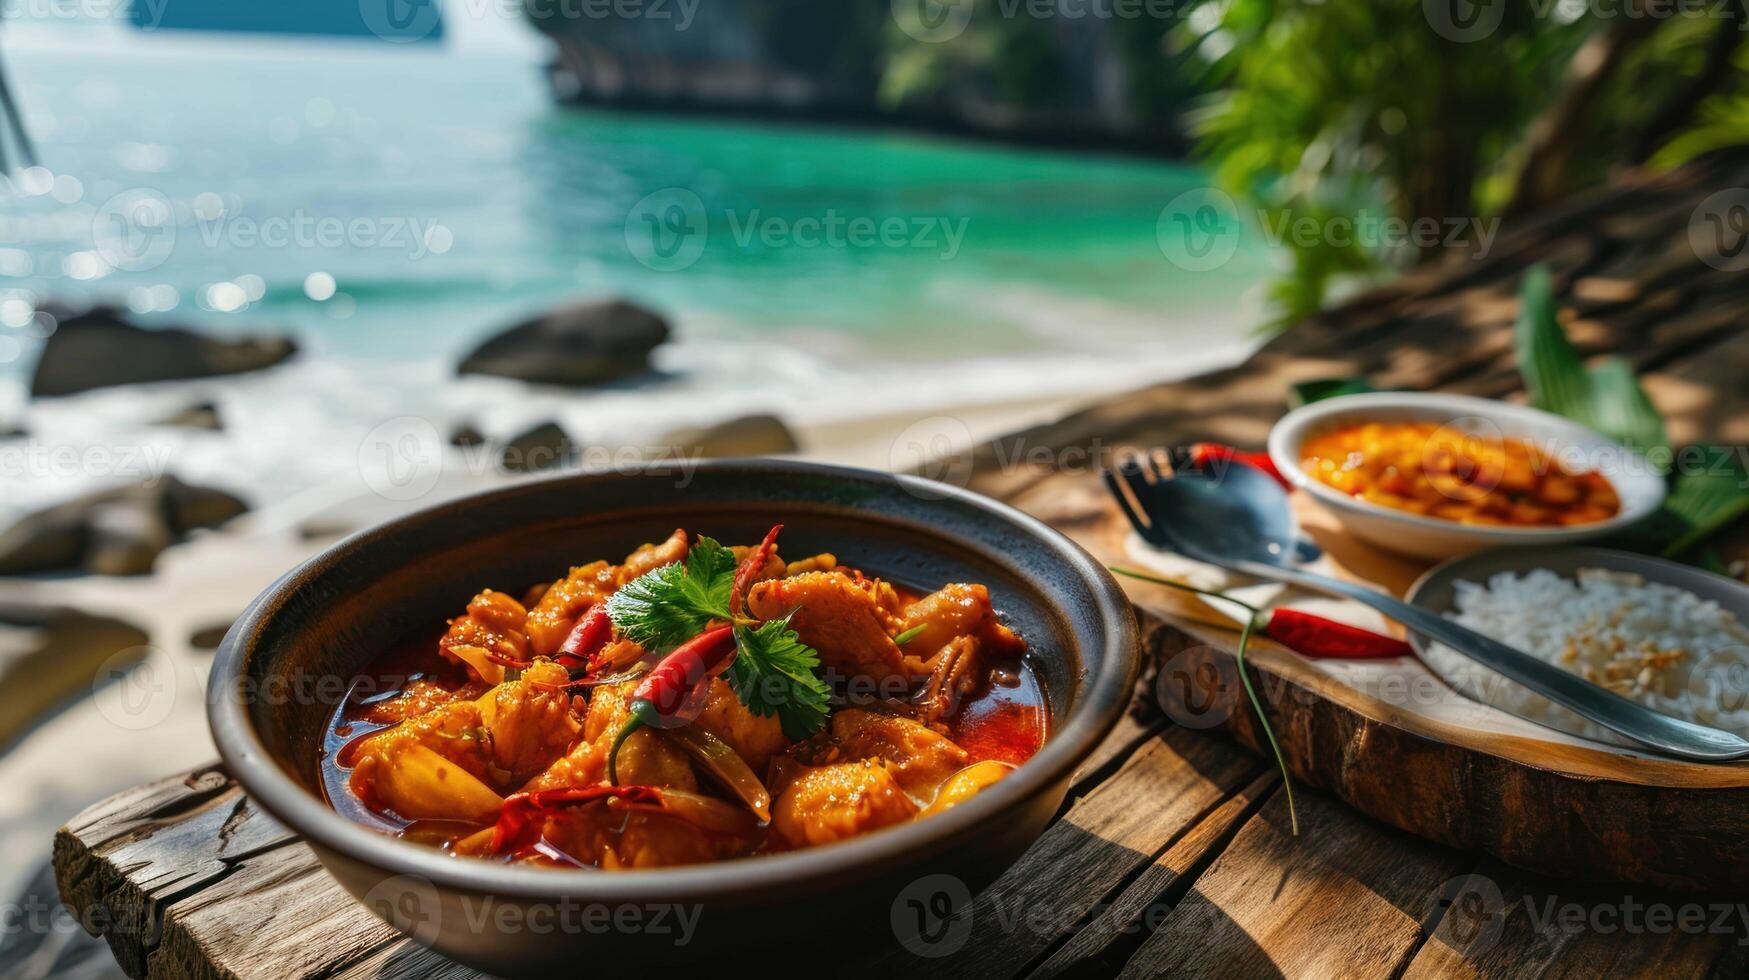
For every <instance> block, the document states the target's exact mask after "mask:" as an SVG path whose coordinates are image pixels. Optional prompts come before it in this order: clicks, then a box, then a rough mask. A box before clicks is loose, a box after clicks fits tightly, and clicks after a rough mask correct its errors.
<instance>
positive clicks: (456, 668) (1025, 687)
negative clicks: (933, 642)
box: [321, 595, 1050, 865]
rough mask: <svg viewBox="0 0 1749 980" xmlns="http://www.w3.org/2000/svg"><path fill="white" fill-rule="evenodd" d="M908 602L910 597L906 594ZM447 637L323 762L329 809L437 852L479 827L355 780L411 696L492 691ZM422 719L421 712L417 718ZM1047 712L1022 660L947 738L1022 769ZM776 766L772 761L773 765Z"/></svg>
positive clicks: (396, 658) (382, 673)
mask: <svg viewBox="0 0 1749 980" xmlns="http://www.w3.org/2000/svg"><path fill="white" fill-rule="evenodd" d="M907 598H910V595H907ZM440 635H441V634H430V635H426V636H422V637H420V638H418V639H416V640H412V641H408V642H406V643H402V644H400V645H398V646H396V647H395V648H393V649H391V650H390V651H389V652H387V653H386V654H384V655H383V656H381V657H380V658H378V659H377V661H376V662H375V663H374V664H373V665H372V669H371V670H370V671H369V672H368V673H366V674H364V675H362V676H360V677H359V678H358V679H357V680H355V682H354V687H353V693H352V694H351V695H349V696H348V697H347V699H346V701H345V702H344V703H343V704H342V705H341V706H340V707H339V708H338V709H336V710H335V711H334V712H333V713H332V715H331V716H330V718H329V721H328V726H327V730H326V731H325V733H324V740H323V751H322V760H321V776H322V789H323V795H324V796H325V797H326V799H327V801H328V804H329V805H330V806H331V807H333V808H334V809H335V810H336V811H338V812H339V813H341V814H342V815H343V816H346V817H347V818H348V819H351V820H354V821H356V822H358V823H362V824H364V825H365V826H368V827H373V828H375V829H378V830H382V831H385V832H388V833H392V834H395V835H397V836H400V837H403V838H406V839H409V840H414V841H417V842H420V843H425V844H430V845H434V846H439V847H443V846H447V845H449V844H451V843H453V842H455V841H457V840H460V839H461V838H463V837H466V836H468V835H469V834H471V833H473V832H475V831H477V830H479V829H480V827H478V826H475V825H471V824H464V823H457V822H450V821H429V820H427V821H408V820H405V819H402V818H401V817H399V816H397V815H395V814H394V813H393V812H391V811H388V810H386V809H384V808H382V807H381V806H379V805H377V804H376V803H375V802H374V801H372V800H370V799H368V798H364V797H361V796H360V794H359V792H358V789H359V785H358V784H357V783H355V782H354V780H353V779H352V774H353V769H354V766H355V765H356V763H357V754H358V749H359V747H360V746H361V745H362V744H363V743H364V742H365V741H366V740H367V739H369V737H370V736H372V735H375V734H377V733H378V732H381V731H383V730H385V729H387V728H389V727H391V726H392V725H394V724H395V723H396V721H398V720H399V717H400V714H401V711H400V710H399V709H400V708H401V707H402V706H401V705H400V704H399V703H398V702H399V701H400V699H401V698H403V697H407V696H415V697H416V696H419V695H420V694H426V695H428V696H430V697H431V698H433V699H435V700H437V701H449V700H459V699H461V698H464V697H465V698H474V697H479V696H480V695H482V694H484V693H485V692H486V690H487V687H486V685H484V684H482V683H481V682H479V681H470V680H469V679H468V676H467V671H466V669H465V668H463V667H462V666H460V665H458V664H454V663H451V662H449V661H447V660H445V659H444V658H443V657H442V656H441V655H439V654H438V652H437V649H438V646H437V641H438V638H439V636H440ZM413 713H415V714H416V713H418V712H413ZM1049 718H1050V713H1049V707H1048V701H1047V699H1046V695H1045V691H1044V688H1043V687H1042V685H1041V684H1040V683H1039V680H1038V677H1037V675H1036V674H1035V673H1034V671H1033V670H1032V668H1031V667H1030V666H1028V665H1027V664H1026V662H1025V661H1024V660H1022V661H1021V662H1019V663H1017V664H1012V665H1006V664H1005V665H999V666H996V667H993V668H992V669H991V671H990V678H989V683H988V684H987V685H986V686H985V687H984V688H983V689H982V690H981V691H980V692H979V693H978V696H977V697H975V698H971V699H969V700H967V701H965V702H964V703H963V704H961V705H960V708H959V711H958V712H956V713H955V715H954V717H953V718H952V719H950V720H949V721H948V724H949V731H948V733H947V735H948V737H949V738H950V739H952V740H953V741H954V742H956V743H957V744H958V745H959V746H960V747H961V748H962V749H964V750H965V751H966V753H967V755H969V756H970V761H971V762H973V763H976V762H983V761H990V760H993V761H997V762H1005V763H1009V764H1012V765H1019V764H1021V763H1023V762H1025V761H1026V760H1028V759H1030V758H1032V756H1033V755H1034V754H1036V753H1037V752H1038V750H1039V748H1040V747H1041V746H1042V745H1043V744H1044V741H1045V738H1046V736H1047V734H1048V730H1049ZM775 763H776V760H774V765H775ZM774 844H775V841H771V840H769V839H768V840H767V841H765V842H763V843H762V844H761V845H760V846H759V847H758V848H757V849H756V850H755V851H754V853H761V852H765V851H768V850H771V849H773V846H772V845H774ZM548 858H549V860H547V861H546V862H542V863H552V864H560V865H571V864H575V863H576V862H574V861H570V860H569V859H567V858H564V856H563V855H560V854H557V853H549V854H548Z"/></svg>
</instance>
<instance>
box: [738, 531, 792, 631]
mask: <svg viewBox="0 0 1749 980" xmlns="http://www.w3.org/2000/svg"><path fill="white" fill-rule="evenodd" d="M781 530H783V525H782V524H773V525H772V526H771V530H769V531H767V532H765V540H764V541H761V542H759V547H757V548H754V549H753V550H752V551H751V552H748V554H747V557H746V559H745V560H743V561H742V562H741V567H740V568H737V569H735V584H734V585H732V586H730V588H729V612H730V614H731V615H735V616H739V615H741V612H742V610H743V604H744V603H745V602H746V596H747V590H748V589H749V588H752V586H753V576H755V575H758V574H759V570H760V569H762V568H764V567H765V563H766V562H767V561H769V560H770V558H771V552H772V549H773V548H774V547H776V546H777V532H779V531H781Z"/></svg>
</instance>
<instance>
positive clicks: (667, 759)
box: [542, 681, 698, 791]
mask: <svg viewBox="0 0 1749 980" xmlns="http://www.w3.org/2000/svg"><path fill="white" fill-rule="evenodd" d="M636 687H637V682H636V681H625V682H623V683H619V684H604V685H602V686H601V687H598V688H596V689H595V693H594V694H593V695H591V696H590V698H589V712H588V714H586V715H584V716H583V737H584V738H585V739H587V740H588V742H589V743H591V744H592V745H593V746H595V747H596V748H597V749H598V750H599V755H600V766H601V769H600V774H599V775H597V776H596V777H595V778H594V779H591V780H589V781H588V782H587V783H584V784H583V785H594V784H595V783H598V782H601V781H603V780H604V779H606V778H607V749H608V747H609V746H611V745H612V744H613V739H614V736H615V735H618V734H619V730H620V729H621V728H622V727H624V726H625V723H626V719H627V718H630V717H631V698H632V691H633V689H635V688H636ZM571 756H572V757H575V758H576V760H577V762H578V763H588V764H589V765H593V764H594V762H593V760H594V756H593V755H592V754H591V753H589V752H585V751H584V750H583V748H582V747H581V746H579V747H578V749H577V750H576V751H574V752H572V753H571ZM579 768H582V766H579ZM618 768H619V781H620V783H621V784H622V785H626V786H666V787H668V788H670V789H684V790H690V791H696V790H697V789H698V777H697V776H696V775H694V774H693V771H692V760H691V759H690V758H689V757H688V756H687V754H686V751H685V750H684V749H681V748H678V747H676V746H673V745H670V744H668V742H667V740H665V739H663V738H662V737H660V736H659V735H658V734H657V731H656V730H655V729H650V728H640V729H638V730H637V731H634V732H632V734H631V736H630V737H629V738H627V739H626V740H625V744H624V745H621V746H620V748H619V761H618ZM543 778H544V777H543ZM570 785H575V784H570ZM542 788H546V787H542Z"/></svg>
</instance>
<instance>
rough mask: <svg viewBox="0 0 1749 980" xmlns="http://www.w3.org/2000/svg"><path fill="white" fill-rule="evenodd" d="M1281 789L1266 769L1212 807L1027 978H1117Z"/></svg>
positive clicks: (1275, 775) (1276, 778) (1277, 781)
mask: <svg viewBox="0 0 1749 980" xmlns="http://www.w3.org/2000/svg"><path fill="white" fill-rule="evenodd" d="M1280 785H1281V777H1280V776H1278V775H1277V774H1276V773H1275V772H1273V771H1269V770H1266V771H1264V772H1263V773H1262V774H1260V775H1259V776H1258V777H1257V778H1256V779H1253V780H1252V781H1251V785H1249V786H1247V787H1245V788H1244V789H1243V790H1241V791H1240V792H1239V793H1238V794H1236V795H1234V796H1232V797H1230V798H1229V799H1228V800H1227V801H1226V802H1224V803H1222V804H1221V805H1220V806H1218V807H1216V808H1215V809H1214V811H1213V812H1211V813H1210V814H1209V815H1208V816H1206V817H1204V818H1203V819H1202V820H1201V821H1200V822H1198V823H1197V824H1196V825H1195V826H1194V827H1191V828H1190V829H1189V830H1188V831H1186V832H1185V834H1184V836H1182V837H1180V838H1178V839H1177V840H1175V841H1173V842H1172V844H1171V845H1170V846H1169V847H1167V848H1166V849H1165V850H1164V851H1162V852H1161V853H1160V854H1159V855H1158V856H1156V857H1155V858H1154V861H1153V863H1152V864H1150V865H1148V866H1147V867H1146V868H1144V869H1142V872H1141V874H1139V875H1137V876H1136V877H1135V880H1133V881H1131V882H1130V883H1129V884H1128V885H1126V886H1124V889H1123V892H1122V893H1121V894H1119V895H1118V896H1117V897H1116V898H1115V899H1113V900H1112V901H1110V902H1109V903H1107V904H1106V905H1105V907H1104V908H1103V909H1101V910H1100V911H1099V913H1098V915H1096V916H1095V917H1094V918H1093V920H1092V921H1090V922H1088V923H1087V925H1086V926H1084V927H1082V928H1081V929H1079V930H1077V931H1076V932H1075V933H1074V934H1073V935H1071V936H1070V937H1069V939H1068V941H1067V942H1065V943H1064V944H1063V945H1061V946H1059V947H1058V948H1057V951H1056V952H1054V953H1052V954H1051V956H1050V958H1049V959H1047V960H1045V962H1044V963H1042V964H1040V965H1039V967H1038V969H1036V970H1034V971H1033V972H1032V973H1031V974H1030V976H1031V977H1033V978H1035V980H1045V978H1048V977H1059V976H1064V975H1081V976H1087V975H1093V974H1099V973H1116V972H1117V970H1118V968H1119V967H1121V966H1122V965H1123V963H1124V961H1125V960H1127V959H1129V956H1130V953H1131V952H1132V947H1133V946H1134V945H1139V944H1140V943H1141V942H1142V940H1143V939H1145V938H1146V937H1147V935H1148V933H1149V932H1151V931H1153V930H1154V929H1155V928H1156V927H1157V926H1158V925H1159V923H1160V922H1161V921H1163V920H1164V918H1165V915H1166V914H1167V913H1169V912H1170V911H1171V909H1172V906H1173V905H1175V904H1176V903H1177V902H1178V901H1179V899H1181V898H1182V897H1183V893H1184V892H1185V891H1186V890H1188V889H1189V887H1190V883H1191V882H1192V881H1193V880H1195V878H1196V876H1197V874H1199V873H1200V872H1201V870H1202V868H1203V867H1204V866H1205V865H1206V864H1207V863H1208V862H1210V861H1212V860H1213V859H1214V857H1215V856H1216V855H1217V854H1219V853H1220V851H1221V849H1222V848H1223V847H1225V846H1226V844H1227V841H1228V840H1229V838H1230V837H1231V836H1232V834H1233V833H1234V832H1235V831H1237V830H1238V828H1239V826H1240V825H1241V824H1243V823H1244V822H1245V821H1246V820H1247V819H1249V818H1250V816H1251V815H1252V814H1253V813H1254V812H1256V810H1257V808H1258V807H1260V806H1262V805H1263V803H1264V801H1265V800H1267V799H1268V798H1269V794H1270V793H1272V792H1274V791H1275V790H1276V789H1277V788H1278V787H1279V786H1280Z"/></svg>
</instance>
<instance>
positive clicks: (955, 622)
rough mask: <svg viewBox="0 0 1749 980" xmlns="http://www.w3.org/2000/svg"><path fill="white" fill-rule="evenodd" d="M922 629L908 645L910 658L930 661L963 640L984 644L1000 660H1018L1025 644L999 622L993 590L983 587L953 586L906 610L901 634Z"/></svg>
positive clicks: (954, 584)
mask: <svg viewBox="0 0 1749 980" xmlns="http://www.w3.org/2000/svg"><path fill="white" fill-rule="evenodd" d="M918 627H922V628H923V632H921V633H919V634H917V635H916V636H915V637H912V638H911V641H910V642H909V643H906V644H905V654H906V655H907V656H915V657H919V658H921V659H923V660H930V659H933V658H934V657H935V655H936V654H938V653H940V652H941V650H942V649H943V648H944V647H946V646H947V645H948V643H949V642H951V641H952V640H954V639H955V638H957V637H961V636H975V637H977V638H978V639H979V640H981V641H983V643H984V645H985V648H986V649H985V652H986V653H988V654H990V655H992V656H998V657H1018V656H1020V655H1021V654H1022V653H1025V652H1026V644H1025V643H1023V642H1022V641H1021V639H1020V637H1018V636H1015V635H1014V632H1013V631H1012V630H1010V629H1009V628H1008V627H1006V626H1003V625H1002V623H1001V622H999V621H998V620H997V619H996V611H995V610H994V609H993V608H991V605H990V590H989V589H987V588H985V587H984V586H982V585H965V584H962V583H953V584H951V585H944V586H942V587H941V588H940V589H937V590H936V591H934V592H931V593H930V594H928V595H926V596H924V597H923V598H921V599H918V600H917V601H916V602H913V603H911V605H910V606H908V607H906V609H905V612H904V617H903V621H902V623H901V625H900V630H901V631H903V630H910V629H916V628H918Z"/></svg>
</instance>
